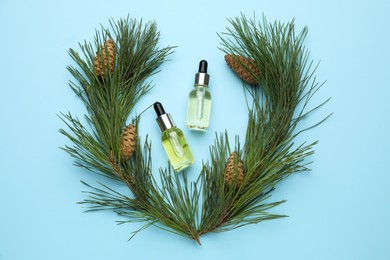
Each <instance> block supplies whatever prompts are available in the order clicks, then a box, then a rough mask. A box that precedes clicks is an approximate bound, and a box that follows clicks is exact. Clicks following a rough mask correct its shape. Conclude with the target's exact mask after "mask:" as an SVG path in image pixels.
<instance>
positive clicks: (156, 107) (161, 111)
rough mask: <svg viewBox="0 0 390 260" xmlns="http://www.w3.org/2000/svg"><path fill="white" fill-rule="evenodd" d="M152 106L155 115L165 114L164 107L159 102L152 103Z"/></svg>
mask: <svg viewBox="0 0 390 260" xmlns="http://www.w3.org/2000/svg"><path fill="white" fill-rule="evenodd" d="M153 107H154V110H155V111H156V114H157V116H161V115H164V114H165V110H164V107H163V105H162V104H161V103H160V102H156V103H154V105H153Z"/></svg>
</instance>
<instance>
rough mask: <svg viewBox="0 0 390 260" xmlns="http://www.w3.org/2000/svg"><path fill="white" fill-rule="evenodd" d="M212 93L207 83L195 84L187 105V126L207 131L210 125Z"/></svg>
mask: <svg viewBox="0 0 390 260" xmlns="http://www.w3.org/2000/svg"><path fill="white" fill-rule="evenodd" d="M210 112H211V94H210V92H209V90H208V87H207V86H205V85H195V86H194V89H193V90H192V91H191V92H190V95H189V98H188V107H187V127H188V128H190V129H194V130H203V131H205V130H206V129H207V128H208V127H209V123H210Z"/></svg>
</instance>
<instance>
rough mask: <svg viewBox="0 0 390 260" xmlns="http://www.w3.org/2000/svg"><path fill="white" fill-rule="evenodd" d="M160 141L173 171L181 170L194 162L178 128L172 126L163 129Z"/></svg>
mask: <svg viewBox="0 0 390 260" xmlns="http://www.w3.org/2000/svg"><path fill="white" fill-rule="evenodd" d="M161 141H162V144H163V146H164V149H165V151H166V153H167V155H168V158H169V161H170V162H171V165H172V167H173V169H175V171H180V170H183V169H184V168H186V167H188V166H190V165H191V164H193V163H194V161H195V159H194V156H193V155H192V152H191V150H190V147H189V146H188V143H187V140H186V139H185V137H184V134H183V132H182V131H181V130H180V129H179V128H177V127H172V128H169V129H167V130H165V131H164V132H163V133H162V135H161Z"/></svg>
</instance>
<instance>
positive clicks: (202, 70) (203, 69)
mask: <svg viewBox="0 0 390 260" xmlns="http://www.w3.org/2000/svg"><path fill="white" fill-rule="evenodd" d="M198 72H199V73H207V61H205V60H201V61H200V62H199V71H198Z"/></svg>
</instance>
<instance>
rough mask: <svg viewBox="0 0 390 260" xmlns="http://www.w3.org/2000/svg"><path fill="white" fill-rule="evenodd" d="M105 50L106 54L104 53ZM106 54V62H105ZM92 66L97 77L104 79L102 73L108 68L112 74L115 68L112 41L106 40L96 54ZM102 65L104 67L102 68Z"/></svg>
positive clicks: (113, 44)
mask: <svg viewBox="0 0 390 260" xmlns="http://www.w3.org/2000/svg"><path fill="white" fill-rule="evenodd" d="M106 50H107V52H106ZM107 54H108V62H107ZM93 64H94V66H95V71H96V74H97V75H98V77H101V78H103V77H104V71H105V70H106V69H107V66H109V67H108V68H109V70H110V71H111V73H113V72H114V68H115V43H114V41H113V40H112V39H109V40H107V41H106V42H105V43H104V45H103V46H102V47H101V49H100V50H99V51H97V52H96V56H95V58H94V61H93ZM103 64H104V66H103Z"/></svg>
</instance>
